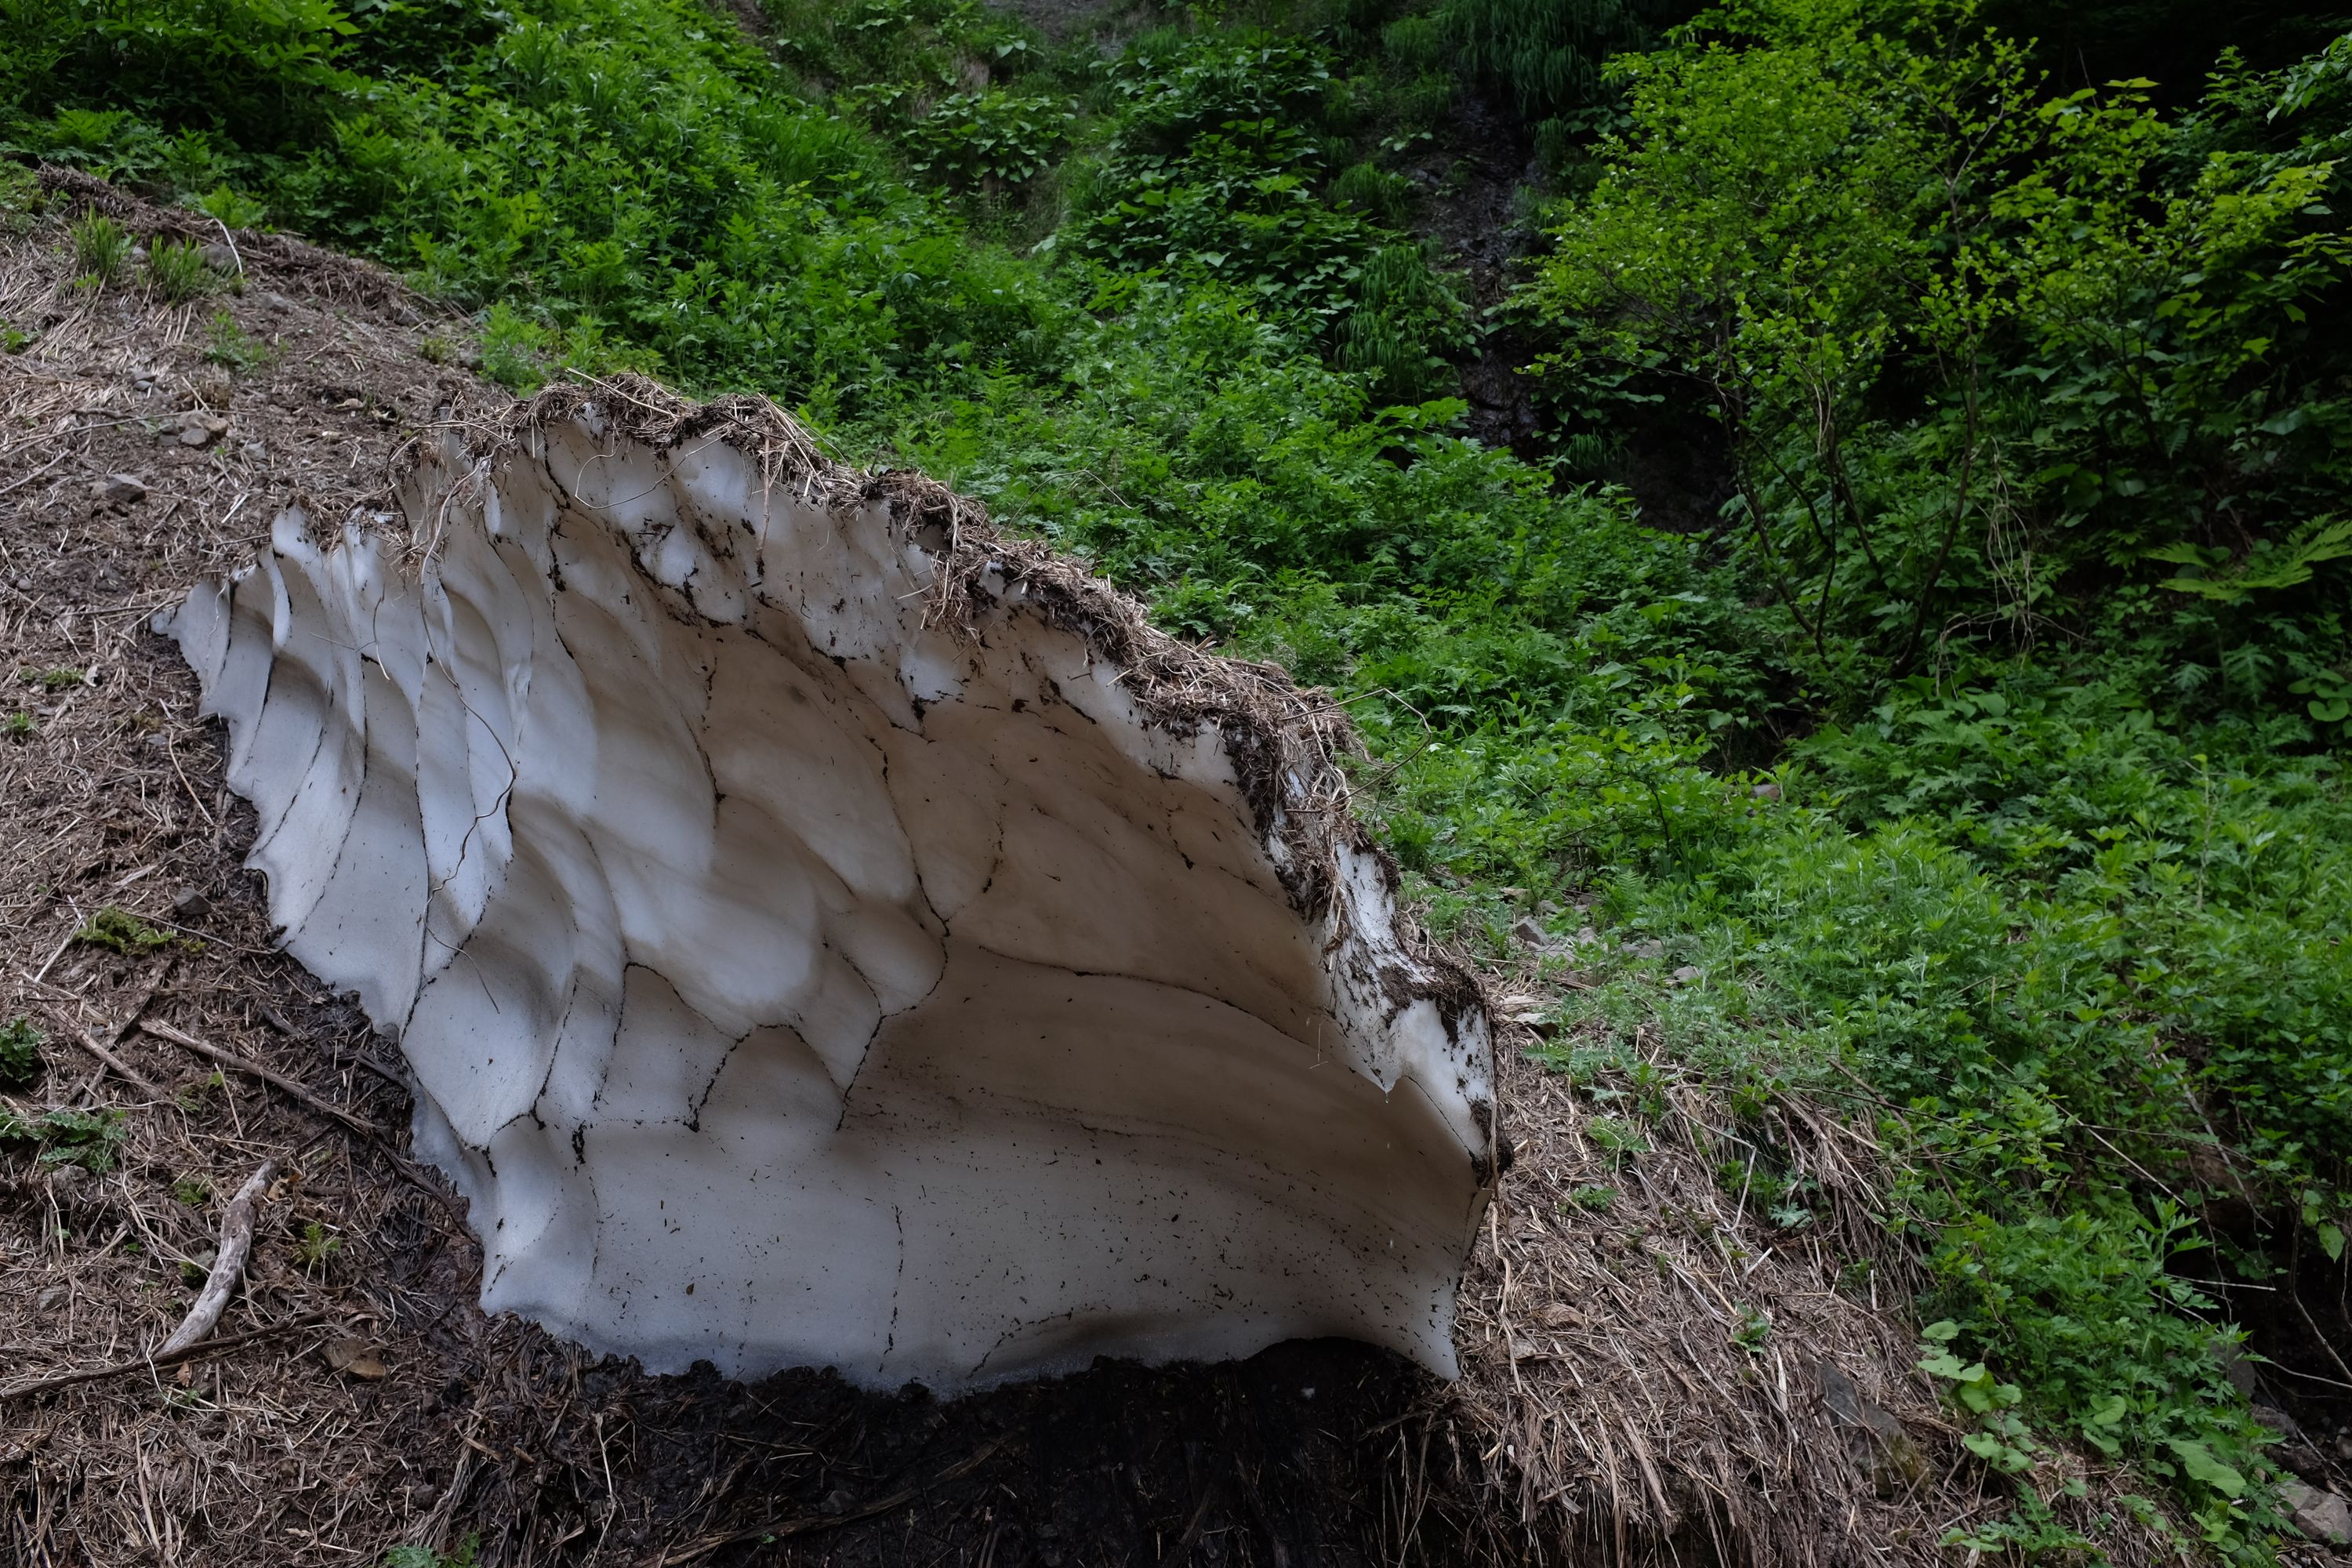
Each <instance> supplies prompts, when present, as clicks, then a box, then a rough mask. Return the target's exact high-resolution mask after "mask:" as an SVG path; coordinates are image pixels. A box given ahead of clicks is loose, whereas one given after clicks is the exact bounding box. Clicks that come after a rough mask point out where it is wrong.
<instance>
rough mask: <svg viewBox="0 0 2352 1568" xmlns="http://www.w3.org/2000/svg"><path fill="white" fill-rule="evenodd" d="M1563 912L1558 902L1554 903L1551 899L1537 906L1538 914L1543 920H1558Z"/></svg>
mask: <svg viewBox="0 0 2352 1568" xmlns="http://www.w3.org/2000/svg"><path fill="white" fill-rule="evenodd" d="M1561 912H1562V911H1561V910H1560V907H1559V905H1558V904H1555V903H1553V902H1552V901H1551V900H1549V899H1546V900H1544V901H1543V902H1542V903H1539V904H1538V905H1537V906H1536V914H1537V916H1538V918H1540V919H1543V920H1548V921H1549V920H1558V919H1559V916H1560V914H1561Z"/></svg>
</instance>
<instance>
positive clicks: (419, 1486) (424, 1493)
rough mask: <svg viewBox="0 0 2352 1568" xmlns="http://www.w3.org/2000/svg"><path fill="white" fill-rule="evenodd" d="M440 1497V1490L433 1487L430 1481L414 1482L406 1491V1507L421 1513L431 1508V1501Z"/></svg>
mask: <svg viewBox="0 0 2352 1568" xmlns="http://www.w3.org/2000/svg"><path fill="white" fill-rule="evenodd" d="M440 1495H441V1489H440V1488H439V1487H436V1486H435V1485H434V1484H433V1483H432V1482H431V1481H416V1482H414V1483H412V1484H411V1485H410V1487H409V1489H408V1506H409V1507H411V1508H413V1509H415V1510H417V1511H418V1512H420V1513H422V1512H423V1511H424V1510H426V1509H428V1508H431V1507H432V1506H433V1500H434V1499H436V1498H437V1497H439V1496H440Z"/></svg>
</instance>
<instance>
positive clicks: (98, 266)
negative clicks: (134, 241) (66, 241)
mask: <svg viewBox="0 0 2352 1568" xmlns="http://www.w3.org/2000/svg"><path fill="white" fill-rule="evenodd" d="M73 247H74V266H75V267H76V268H78V269H79V272H80V274H81V276H80V282H81V285H82V287H83V288H85V289H103V288H105V287H107V286H108V285H109V284H110V283H112V282H114V281H115V280H116V279H119V278H121V276H122V272H123V269H124V268H127V267H128V266H130V264H131V236H130V235H129V234H127V233H125V232H124V231H123V227H122V226H121V224H119V223H116V222H115V221H114V220H113V219H112V218H110V217H105V216H100V215H99V214H97V213H87V214H85V215H83V216H82V218H81V221H79V223H77V224H75V225H74V226H73Z"/></svg>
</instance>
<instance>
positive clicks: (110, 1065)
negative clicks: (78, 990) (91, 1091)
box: [58, 1017, 164, 1100]
mask: <svg viewBox="0 0 2352 1568" xmlns="http://www.w3.org/2000/svg"><path fill="white" fill-rule="evenodd" d="M58 1022H59V1023H61V1024H64V1023H65V1020H64V1018H62V1017H59V1018H58ZM66 1034H67V1036H68V1037H69V1038H70V1039H71V1040H72V1041H73V1043H74V1044H75V1045H78V1046H79V1047H81V1048H82V1049H83V1050H86V1051H88V1052H89V1054H90V1055H91V1056H93V1057H96V1058H98V1059H99V1061H100V1063H102V1064H103V1065H104V1066H105V1068H106V1070H107V1071H109V1072H110V1073H112V1074H113V1075H114V1076H115V1077H117V1078H119V1079H121V1080H122V1081H123V1082H125V1083H127V1084H129V1085H130V1086H131V1088H133V1089H137V1090H138V1091H139V1092H140V1093H142V1094H143V1095H145V1096H146V1097H147V1098H148V1099H150V1100H162V1099H163V1098H164V1094H163V1090H162V1089H159V1088H157V1087H156V1086H155V1085H154V1084H153V1083H152V1082H150V1081H149V1080H148V1079H147V1078H146V1077H145V1076H144V1075H142V1073H141V1072H140V1071H139V1069H138V1068H134V1067H132V1066H131V1065H130V1064H129V1063H128V1062H126V1061H124V1060H123V1059H122V1058H121V1057H118V1056H116V1055H115V1054H114V1052H113V1051H112V1050H110V1049H109V1048H108V1047H106V1046H104V1045H101V1044H100V1042H99V1038H98V1037H97V1036H96V1035H93V1034H91V1033H90V1032H89V1030H88V1029H85V1028H83V1027H82V1026H79V1024H66Z"/></svg>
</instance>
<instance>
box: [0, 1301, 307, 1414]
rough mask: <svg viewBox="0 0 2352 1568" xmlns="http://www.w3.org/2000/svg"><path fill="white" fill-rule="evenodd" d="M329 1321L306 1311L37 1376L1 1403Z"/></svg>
mask: <svg viewBox="0 0 2352 1568" xmlns="http://www.w3.org/2000/svg"><path fill="white" fill-rule="evenodd" d="M325 1321H327V1318H326V1314H325V1313H323V1312H305V1313H304V1314H302V1316H300V1317H299V1318H289V1319H288V1320H287V1321H284V1322H282V1323H271V1324H270V1325H268V1327H267V1328H260V1329H247V1331H245V1332H243V1333H241V1334H224V1335H222V1336H221V1337H220V1338H219V1339H216V1340H206V1341H205V1342H203V1343H202V1344H194V1345H190V1346H188V1347H187V1348H186V1349H185V1350H177V1351H170V1352H165V1351H158V1352H155V1353H154V1354H153V1355H152V1356H141V1357H140V1358H139V1359H138V1360H136V1361H118V1362H112V1363H108V1364H107V1365H105V1366H86V1367H83V1368H81V1369H79V1371H75V1372H58V1373H50V1374H49V1375H48V1376H47V1377H36V1378H32V1379H29V1380H28V1381H26V1382H24V1383H12V1384H5V1386H0V1403H5V1402H6V1401H8V1400H11V1399H22V1398H24V1397H26V1395H27V1394H46V1393H47V1392H48V1391H49V1390H51V1389H53V1388H71V1387H72V1386H73V1385H74V1384H78V1383H96V1382H97V1381H99V1379H100V1378H105V1377H120V1376H121V1375H122V1373H126V1372H144V1371H149V1370H155V1371H161V1370H162V1369H163V1368H164V1367H167V1366H176V1365H178V1364H179V1363H182V1362H184V1361H194V1360H195V1359H196V1358H197V1357H198V1356H206V1355H212V1354H214V1353H215V1352H220V1351H229V1350H235V1349H236V1348H237V1347H238V1346H239V1345H249V1344H251V1343H253V1342H255V1341H256V1340H266V1339H269V1338H271V1337H272V1336H274V1335H278V1334H290V1333H292V1332H294V1331H296V1330H298V1329H315V1328H317V1327H318V1326H319V1325H320V1323H323V1322H325Z"/></svg>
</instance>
